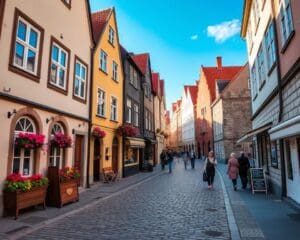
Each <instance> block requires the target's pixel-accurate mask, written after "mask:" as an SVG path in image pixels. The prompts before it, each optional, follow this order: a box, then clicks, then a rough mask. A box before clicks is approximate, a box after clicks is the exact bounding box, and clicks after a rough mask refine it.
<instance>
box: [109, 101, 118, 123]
mask: <svg viewBox="0 0 300 240" xmlns="http://www.w3.org/2000/svg"><path fill="white" fill-rule="evenodd" d="M113 100H116V105H113ZM110 120H112V121H118V99H117V98H116V97H114V96H111V98H110Z"/></svg>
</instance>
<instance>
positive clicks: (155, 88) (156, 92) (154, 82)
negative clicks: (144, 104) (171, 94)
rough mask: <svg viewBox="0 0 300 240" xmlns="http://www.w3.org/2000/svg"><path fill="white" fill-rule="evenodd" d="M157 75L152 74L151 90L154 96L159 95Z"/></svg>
mask: <svg viewBox="0 0 300 240" xmlns="http://www.w3.org/2000/svg"><path fill="white" fill-rule="evenodd" d="M159 87H160V86H159V73H152V88H153V93H154V95H159V94H160V91H159Z"/></svg>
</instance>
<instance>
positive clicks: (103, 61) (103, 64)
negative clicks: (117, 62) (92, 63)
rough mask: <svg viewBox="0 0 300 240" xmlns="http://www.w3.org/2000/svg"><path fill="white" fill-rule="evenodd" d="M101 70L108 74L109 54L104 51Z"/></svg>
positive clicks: (101, 58)
mask: <svg viewBox="0 0 300 240" xmlns="http://www.w3.org/2000/svg"><path fill="white" fill-rule="evenodd" d="M100 69H101V70H102V71H103V72H105V73H107V54H106V52H104V51H103V50H101V52H100Z"/></svg>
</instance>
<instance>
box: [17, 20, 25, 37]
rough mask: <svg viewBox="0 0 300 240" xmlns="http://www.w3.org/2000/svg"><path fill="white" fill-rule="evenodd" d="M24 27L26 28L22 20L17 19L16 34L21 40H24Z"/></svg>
mask: <svg viewBox="0 0 300 240" xmlns="http://www.w3.org/2000/svg"><path fill="white" fill-rule="evenodd" d="M26 29H27V26H26V24H25V23H23V22H22V21H19V23H18V32H17V36H18V38H20V39H22V40H23V41H26Z"/></svg>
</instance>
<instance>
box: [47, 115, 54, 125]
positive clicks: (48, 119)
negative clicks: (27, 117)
mask: <svg viewBox="0 0 300 240" xmlns="http://www.w3.org/2000/svg"><path fill="white" fill-rule="evenodd" d="M53 120H54V117H49V118H46V123H47V124H48V122H50V121H53Z"/></svg>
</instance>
